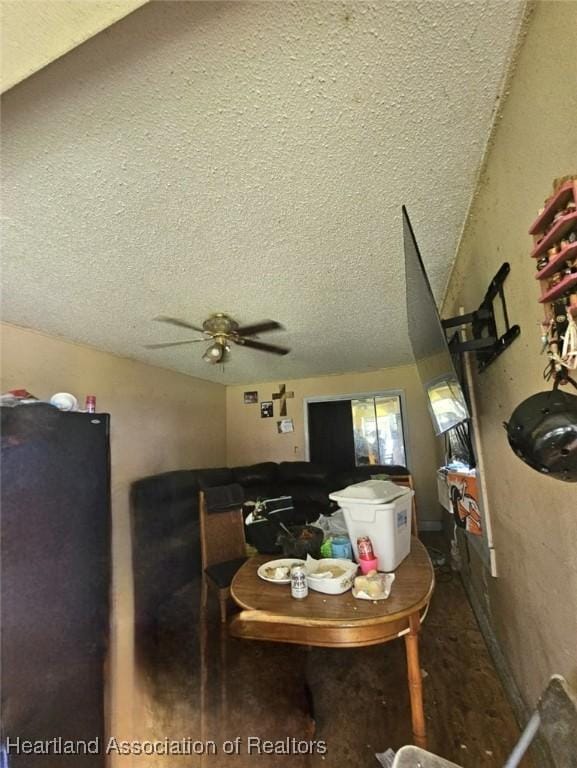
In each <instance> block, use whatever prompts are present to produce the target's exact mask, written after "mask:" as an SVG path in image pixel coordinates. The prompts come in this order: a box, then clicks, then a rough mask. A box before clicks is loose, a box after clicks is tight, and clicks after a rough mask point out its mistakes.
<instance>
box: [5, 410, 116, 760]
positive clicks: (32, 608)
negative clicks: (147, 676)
mask: <svg viewBox="0 0 577 768" xmlns="http://www.w3.org/2000/svg"><path fill="white" fill-rule="evenodd" d="M0 415H1V421H2V489H1V503H2V515H1V536H2V543H1V546H2V553H1V554H2V560H1V565H2V573H1V577H2V579H1V582H2V584H1V588H2V593H1V598H2V603H1V620H2V650H1V664H2V678H3V679H2V730H3V733H2V737H3V740H4V741H5V740H6V739H7V738H9V739H11V740H15V739H16V738H20V739H32V740H47V739H52V738H54V737H58V736H60V737H62V739H71V740H74V741H77V740H81V741H83V742H89V741H93V740H94V739H99V740H100V752H99V753H97V754H88V755H81V756H79V755H65V754H44V755H42V754H38V755H34V754H25V755H18V754H14V753H10V754H9V756H8V760H9V762H8V765H9V766H10V768H19V767H20V766H21V768H36V766H38V768H77V766H78V765H82V766H86V768H101V767H102V766H104V765H105V759H106V756H105V754H104V751H103V748H102V745H103V739H104V735H105V727H104V724H105V719H104V713H105V700H104V697H105V679H104V667H105V659H106V654H107V647H108V635H109V591H110V570H111V556H110V490H109V489H110V480H109V437H108V434H109V416H108V415H107V414H84V413H62V412H60V411H58V410H57V409H55V408H53V407H51V406H48V405H43V404H34V405H20V406H16V407H14V408H7V407H2V408H0ZM12 743H13V742H12ZM93 746H94V744H93Z"/></svg>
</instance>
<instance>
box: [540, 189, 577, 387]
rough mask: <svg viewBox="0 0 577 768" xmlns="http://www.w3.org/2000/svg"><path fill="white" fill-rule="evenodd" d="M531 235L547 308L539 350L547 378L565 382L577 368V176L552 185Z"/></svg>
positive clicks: (541, 299)
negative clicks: (543, 356)
mask: <svg viewBox="0 0 577 768" xmlns="http://www.w3.org/2000/svg"><path fill="white" fill-rule="evenodd" d="M529 233H530V234H531V235H533V246H534V247H533V252H532V254H531V255H532V256H533V258H536V259H537V274H536V275H535V277H536V279H537V280H539V282H540V284H541V297H540V299H539V301H540V302H541V303H542V304H543V306H544V308H545V320H544V322H543V324H542V341H543V351H546V352H547V355H548V357H549V363H548V366H547V369H546V371H545V376H546V378H553V377H554V378H555V379H557V380H559V381H560V382H563V381H565V380H567V376H568V375H569V371H571V370H574V369H577V177H570V176H566V177H564V178H563V179H559V180H558V181H557V182H556V183H555V184H554V192H553V194H552V195H551V197H550V198H548V199H547V200H546V201H545V206H544V207H543V208H542V209H541V210H540V211H539V215H538V217H537V219H536V220H535V221H534V222H533V224H532V226H531V228H530V230H529Z"/></svg>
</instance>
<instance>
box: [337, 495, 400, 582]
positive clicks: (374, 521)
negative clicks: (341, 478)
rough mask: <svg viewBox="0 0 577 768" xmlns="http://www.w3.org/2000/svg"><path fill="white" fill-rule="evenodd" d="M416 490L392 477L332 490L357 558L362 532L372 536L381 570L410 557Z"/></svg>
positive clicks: (393, 568)
mask: <svg viewBox="0 0 577 768" xmlns="http://www.w3.org/2000/svg"><path fill="white" fill-rule="evenodd" d="M413 493H414V491H412V490H411V489H410V488H404V487H403V486H400V485H395V484H394V483H391V482H390V481H388V480H366V481H365V482H363V483H356V484H355V485H349V486H348V487H347V488H344V489H343V490H342V491H336V492H335V493H331V494H330V496H329V498H331V499H332V500H333V501H336V502H337V504H338V505H339V507H340V508H341V509H342V510H343V513H344V516H345V522H346V524H347V529H348V531H349V536H350V539H351V543H352V545H353V550H354V553H355V558H356V559H357V560H358V559H359V554H358V551H357V538H358V537H359V536H368V537H369V538H370V540H371V542H372V544H373V549H374V551H375V557H377V559H378V561H379V565H378V568H379V571H394V570H395V568H397V567H398V565H399V564H400V563H401V562H402V561H403V560H404V559H405V557H407V555H408V554H409V552H410V551H411V519H412V515H411V505H412V499H413Z"/></svg>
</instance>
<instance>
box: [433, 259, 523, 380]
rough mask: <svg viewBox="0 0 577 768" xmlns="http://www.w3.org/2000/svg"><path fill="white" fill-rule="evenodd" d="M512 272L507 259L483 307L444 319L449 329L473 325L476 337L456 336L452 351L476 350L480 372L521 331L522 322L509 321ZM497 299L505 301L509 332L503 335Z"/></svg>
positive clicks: (505, 314)
mask: <svg viewBox="0 0 577 768" xmlns="http://www.w3.org/2000/svg"><path fill="white" fill-rule="evenodd" d="M510 271H511V267H510V265H509V262H507V261H505V262H504V263H503V264H502V265H501V267H500V268H499V271H498V272H497V274H496V275H495V277H494V278H493V279H492V280H491V282H490V284H489V287H488V288H487V292H486V293H485V297H484V299H483V301H482V302H481V304H480V306H479V309H477V310H475V311H474V312H469V313H468V314H465V315H457V316H456V317H449V318H447V319H446V320H442V321H441V322H442V325H443V328H444V329H445V330H448V329H450V328H456V327H458V326H461V325H470V326H471V330H472V333H473V338H472V339H469V340H467V341H461V340H460V339H459V338H458V337H456V336H455V337H454V338H453V340H452V341H451V352H454V353H460V352H475V355H476V358H477V366H478V370H479V373H482V372H483V371H484V370H486V369H487V368H488V367H489V366H490V365H491V363H492V362H494V361H495V360H496V359H497V358H498V357H499V355H501V354H502V353H503V352H504V351H505V350H506V349H507V347H509V346H510V345H511V344H512V343H513V341H515V339H516V338H517V336H519V334H520V333H521V329H520V328H519V326H518V325H510V324H509V313H508V312H507V302H506V300H505V292H504V289H503V284H504V282H505V280H506V278H507V275H508V274H509V272H510ZM496 298H499V299H500V300H501V311H502V315H503V320H504V323H505V331H504V332H503V333H502V334H501V335H500V336H499V335H498V330H497V319H496V317H495V307H494V302H495V299H496Z"/></svg>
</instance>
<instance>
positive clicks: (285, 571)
mask: <svg viewBox="0 0 577 768" xmlns="http://www.w3.org/2000/svg"><path fill="white" fill-rule="evenodd" d="M289 574H290V568H289V567H288V565H277V566H275V567H274V568H273V567H270V568H265V569H264V575H265V576H266V577H267V579H275V581H279V580H280V579H288V577H289Z"/></svg>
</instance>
